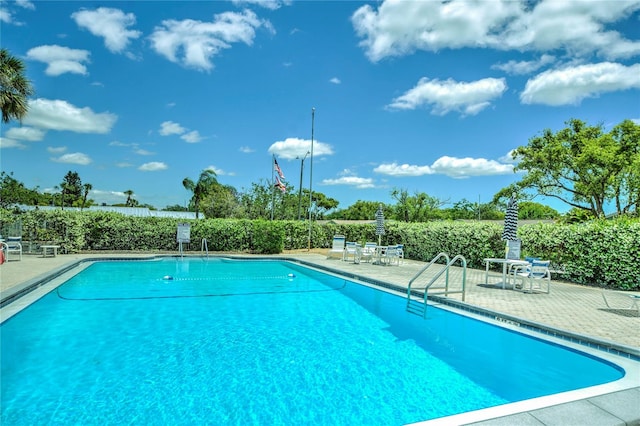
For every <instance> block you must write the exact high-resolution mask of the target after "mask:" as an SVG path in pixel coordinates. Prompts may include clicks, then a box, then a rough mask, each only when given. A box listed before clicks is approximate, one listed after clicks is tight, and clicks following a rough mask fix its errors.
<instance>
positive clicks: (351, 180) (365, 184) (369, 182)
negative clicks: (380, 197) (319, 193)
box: [322, 176, 375, 189]
mask: <svg viewBox="0 0 640 426" xmlns="http://www.w3.org/2000/svg"><path fill="white" fill-rule="evenodd" d="M322 184H323V185H346V186H353V187H355V188H358V189H366V188H375V185H374V183H373V179H370V178H362V177H358V176H342V177H339V178H338V179H323V180H322Z"/></svg>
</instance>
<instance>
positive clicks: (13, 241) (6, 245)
mask: <svg viewBox="0 0 640 426" xmlns="http://www.w3.org/2000/svg"><path fill="white" fill-rule="evenodd" d="M2 248H3V250H4V251H5V253H6V260H9V259H10V257H9V253H18V256H19V257H18V258H19V259H20V260H22V237H7V239H6V240H5V241H3V243H2Z"/></svg>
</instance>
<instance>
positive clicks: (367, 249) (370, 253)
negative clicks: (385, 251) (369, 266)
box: [360, 241, 378, 262]
mask: <svg viewBox="0 0 640 426" xmlns="http://www.w3.org/2000/svg"><path fill="white" fill-rule="evenodd" d="M377 245H378V243H375V242H371V241H367V242H366V243H364V247H362V254H361V255H360V259H361V260H364V261H366V262H371V260H372V259H373V258H374V257H375V255H376V246H377Z"/></svg>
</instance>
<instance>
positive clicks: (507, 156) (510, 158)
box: [498, 149, 518, 164]
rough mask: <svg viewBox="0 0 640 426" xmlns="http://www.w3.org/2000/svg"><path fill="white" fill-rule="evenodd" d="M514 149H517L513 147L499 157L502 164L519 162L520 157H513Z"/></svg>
mask: <svg viewBox="0 0 640 426" xmlns="http://www.w3.org/2000/svg"><path fill="white" fill-rule="evenodd" d="M514 151H515V149H512V150H511V151H509V152H507V153H506V154H505V155H503V156H502V157H500V158H498V162H500V163H502V164H516V163H517V162H518V159H514V158H513V152H514Z"/></svg>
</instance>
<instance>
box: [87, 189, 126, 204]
mask: <svg viewBox="0 0 640 426" xmlns="http://www.w3.org/2000/svg"><path fill="white" fill-rule="evenodd" d="M90 194H91V198H93V199H94V201H95V202H96V203H98V204H100V203H106V204H119V203H122V202H123V201H124V200H126V198H127V195H126V194H125V193H124V192H122V191H108V190H106V191H105V190H102V189H92V190H91V191H90Z"/></svg>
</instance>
